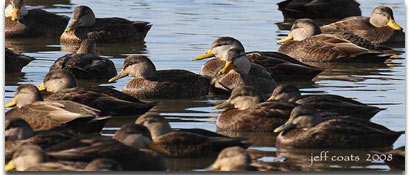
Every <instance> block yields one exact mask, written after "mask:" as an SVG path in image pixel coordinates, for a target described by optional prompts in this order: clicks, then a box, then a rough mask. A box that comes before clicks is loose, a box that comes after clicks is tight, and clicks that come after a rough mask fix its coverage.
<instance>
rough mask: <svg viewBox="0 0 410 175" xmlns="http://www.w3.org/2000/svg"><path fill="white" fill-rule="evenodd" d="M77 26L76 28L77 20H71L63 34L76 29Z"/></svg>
mask: <svg viewBox="0 0 410 175" xmlns="http://www.w3.org/2000/svg"><path fill="white" fill-rule="evenodd" d="M77 26H78V23H77V20H75V19H73V20H72V21H71V23H70V24H69V25H68V27H67V28H66V29H65V32H70V31H73V30H74V29H75V28H77Z"/></svg>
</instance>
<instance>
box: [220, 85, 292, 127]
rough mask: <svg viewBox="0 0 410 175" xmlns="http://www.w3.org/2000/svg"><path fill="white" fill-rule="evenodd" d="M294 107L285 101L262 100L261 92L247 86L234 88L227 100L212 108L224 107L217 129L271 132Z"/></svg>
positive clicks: (284, 119)
mask: <svg viewBox="0 0 410 175" xmlns="http://www.w3.org/2000/svg"><path fill="white" fill-rule="evenodd" d="M294 107H295V105H294V104H292V103H287V102H280V101H274V102H264V99H263V97H262V95H261V93H260V92H259V91H258V90H257V89H255V88H253V87H249V86H244V87H239V88H235V89H234V90H233V91H232V93H231V96H230V97H229V99H228V100H226V101H224V102H223V103H221V104H219V105H216V106H215V107H214V109H225V110H224V111H223V112H222V113H221V114H220V115H219V116H218V118H217V121H216V126H217V128H218V130H222V131H231V132H272V131H273V130H274V129H275V128H277V127H279V126H280V125H282V124H284V123H285V122H286V121H287V120H288V118H289V115H290V112H291V111H292V109H293V108H294Z"/></svg>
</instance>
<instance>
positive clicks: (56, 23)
mask: <svg viewBox="0 0 410 175" xmlns="http://www.w3.org/2000/svg"><path fill="white" fill-rule="evenodd" d="M68 21H69V18H68V17H67V16H60V15H55V14H53V13H50V12H47V11H44V10H41V9H33V10H28V14H27V15H26V16H24V17H23V18H22V19H19V21H13V20H11V17H7V18H6V19H5V35H6V38H16V37H34V36H48V37H51V36H60V35H61V34H62V33H63V32H64V29H65V28H66V26H67V24H68Z"/></svg>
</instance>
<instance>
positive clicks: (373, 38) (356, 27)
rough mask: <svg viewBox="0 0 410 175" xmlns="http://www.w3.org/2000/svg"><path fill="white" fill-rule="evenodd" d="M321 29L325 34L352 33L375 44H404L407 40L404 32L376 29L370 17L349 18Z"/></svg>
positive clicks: (384, 28)
mask: <svg viewBox="0 0 410 175" xmlns="http://www.w3.org/2000/svg"><path fill="white" fill-rule="evenodd" d="M320 29H321V30H322V32H323V33H327V32H350V33H353V34H355V35H357V36H360V37H362V38H364V39H366V40H369V41H370V42H372V43H375V44H386V43H395V42H404V39H405V38H404V33H403V31H396V30H394V29H392V28H390V27H387V26H384V27H374V26H373V25H372V24H370V22H369V18H368V17H358V16H356V17H349V18H346V19H343V20H341V21H338V22H335V23H331V24H328V25H325V26H322V27H321V28H320Z"/></svg>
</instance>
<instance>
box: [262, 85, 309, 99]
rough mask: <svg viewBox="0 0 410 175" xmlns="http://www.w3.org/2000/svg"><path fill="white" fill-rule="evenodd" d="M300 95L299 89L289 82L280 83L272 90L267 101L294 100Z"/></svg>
mask: <svg viewBox="0 0 410 175" xmlns="http://www.w3.org/2000/svg"><path fill="white" fill-rule="evenodd" d="M301 96H302V95H301V94H300V91H299V89H298V88H297V87H295V86H293V85H290V84H281V85H279V86H277V87H276V88H275V89H274V90H273V92H272V96H270V97H269V98H268V100H267V101H273V100H284V101H295V100H297V99H299V98H300V97H301Z"/></svg>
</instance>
